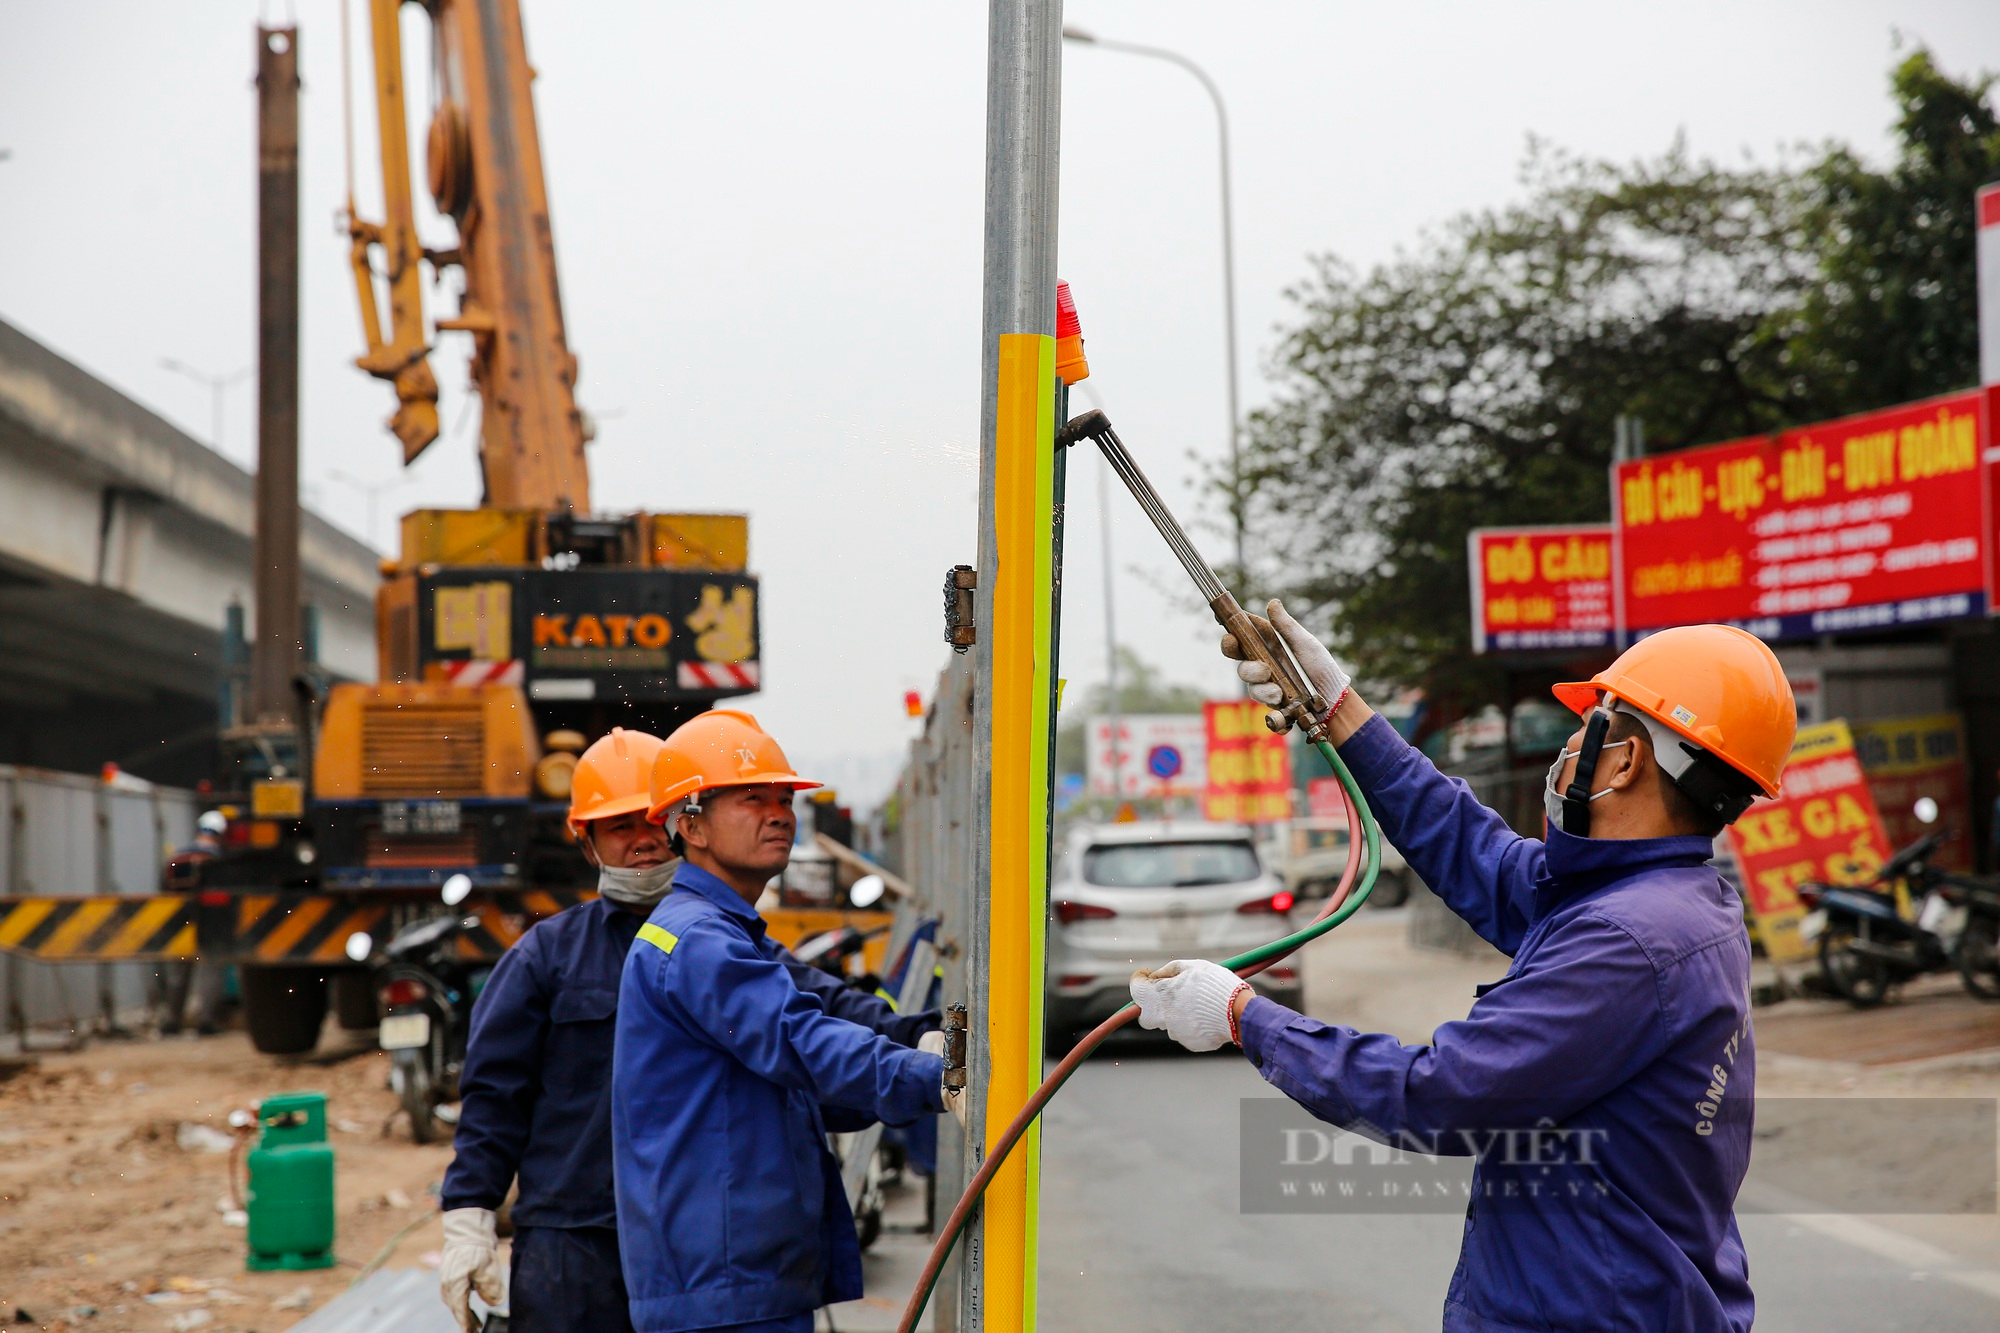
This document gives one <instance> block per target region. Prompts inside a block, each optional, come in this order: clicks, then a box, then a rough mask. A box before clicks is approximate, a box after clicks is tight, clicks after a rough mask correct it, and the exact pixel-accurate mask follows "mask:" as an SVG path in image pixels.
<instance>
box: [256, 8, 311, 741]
mask: <svg viewBox="0 0 2000 1333" xmlns="http://www.w3.org/2000/svg"><path fill="white" fill-rule="evenodd" d="M252 558H253V561H254V563H255V566H256V570H255V578H256V598H257V627H256V637H255V640H254V642H255V647H254V648H253V649H252V651H251V657H250V661H251V665H250V719H251V721H253V722H258V723H271V724H277V725H289V724H292V723H294V722H296V721H297V696H296V695H295V694H294V693H293V691H292V678H293V677H294V676H296V675H297V674H298V671H299V657H300V646H299V620H300V614H301V613H300V609H299V604H300V596H299V30H298V29H297V28H296V27H290V28H265V27H259V28H258V29H257V527H256V537H255V540H254V542H253V555H252Z"/></svg>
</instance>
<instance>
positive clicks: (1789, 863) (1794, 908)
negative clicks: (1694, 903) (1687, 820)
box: [1729, 722, 1891, 963]
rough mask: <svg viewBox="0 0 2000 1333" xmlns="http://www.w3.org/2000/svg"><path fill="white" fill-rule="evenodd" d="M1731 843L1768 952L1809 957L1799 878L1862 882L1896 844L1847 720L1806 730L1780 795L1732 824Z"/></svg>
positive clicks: (1781, 958) (1781, 957)
mask: <svg viewBox="0 0 2000 1333" xmlns="http://www.w3.org/2000/svg"><path fill="white" fill-rule="evenodd" d="M1729 845H1730V848H1731V850H1733V851H1734V852H1735V853H1736V864H1737V866H1738V868H1739V869H1741V871H1742V872H1743V891H1744V893H1745V894H1746V895H1748V897H1749V899H1750V910H1751V912H1752V914H1753V915H1754V916H1755V917H1756V919H1757V930H1758V933H1759V934H1760V935H1761V936H1762V937H1763V940H1764V949H1765V952H1767V953H1768V954H1770V956H1771V958H1772V959H1773V960H1774V961H1776V962H1780V963H1782V962H1788V961H1790V960H1791V959H1794V958H1802V957H1805V956H1806V954H1808V953H1809V952H1810V951H1811V948H1810V946H1809V945H1807V944H1806V943H1805V942H1803V941H1801V940H1800V939H1799V920H1800V918H1801V917H1803V916H1804V915H1805V909H1804V907H1803V905H1802V904H1801V903H1800V902H1799V895H1798V884H1799V881H1801V880H1807V879H1811V880H1819V881H1822V882H1825V883H1832V884H1854V883H1859V882H1861V881H1863V880H1866V879H1867V878H1868V877H1869V876H1870V875H1872V874H1874V872H1875V869H1876V867H1878V866H1880V865H1881V864H1882V862H1884V861H1886V860H1888V858H1889V852H1890V850H1891V849H1890V847H1889V838H1888V834H1887V833H1886V832H1884V830H1883V828H1882V818H1881V816H1880V815H1878V814H1877V813H1876V811H1875V798H1874V796H1873V795H1872V794H1871V793H1870V791H1869V787H1868V778H1867V775H1866V774H1864V773H1863V772H1862V771H1861V760H1860V758H1859V756H1857V755H1856V754H1855V752H1854V738H1853V736H1852V735H1851V734H1850V733H1849V732H1848V729H1847V724H1846V723H1845V722H1826V723H1822V724H1821V725H1819V726H1817V727H1804V728H1801V729H1800V731H1799V735H1798V740H1797V741H1796V742H1795V743H1794V744H1793V746H1792V757H1791V759H1790V761H1789V762H1788V763H1787V764H1786V765H1785V780H1784V789H1783V790H1782V791H1781V792H1780V793H1779V795H1778V799H1777V800H1775V801H1772V800H1767V799H1765V798H1763V797H1761V796H1760V797H1758V798H1757V802H1756V804H1754V805H1752V806H1751V807H1750V809H1749V810H1747V811H1745V812H1744V814H1743V817H1742V818H1741V819H1738V820H1737V821H1736V822H1735V823H1734V824H1731V825H1730V826H1729Z"/></svg>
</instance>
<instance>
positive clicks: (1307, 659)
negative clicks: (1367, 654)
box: [1222, 597, 1354, 709]
mask: <svg viewBox="0 0 2000 1333" xmlns="http://www.w3.org/2000/svg"><path fill="white" fill-rule="evenodd" d="M1265 610H1267V611H1269V612H1270V617H1271V618H1270V621H1269V624H1270V626H1271V628H1273V629H1275V630H1276V631H1277V632H1278V636H1279V637H1280V638H1282V639H1283V640H1284V641H1285V646H1286V647H1288V648H1290V649H1291V650H1292V656H1293V657H1294V658H1296V659H1297V660H1298V664H1299V667H1300V669H1301V670H1303V671H1304V672H1305V676H1306V683H1307V684H1308V685H1310V686H1312V688H1313V693H1315V694H1317V695H1319V697H1320V698H1322V699H1324V700H1326V706H1327V707H1328V708H1329V709H1332V708H1338V707H1340V700H1341V697H1342V696H1343V695H1345V694H1346V693H1347V691H1348V688H1349V687H1350V686H1352V685H1353V684H1354V678H1353V677H1351V676H1349V675H1348V674H1347V672H1346V671H1344V670H1342V669H1341V666H1340V663H1338V662H1336V661H1334V660H1333V654H1332V653H1330V652H1328V651H1327V650H1326V645H1325V644H1323V643H1321V642H1320V641H1319V640H1318V639H1317V638H1315V637H1313V634H1312V631H1310V630H1308V629H1307V628H1306V627H1305V626H1304V625H1301V624H1300V623H1299V622H1298V621H1296V620H1294V619H1292V613H1291V612H1289V611H1287V610H1285V604H1284V603H1283V602H1281V601H1279V600H1278V599H1277V598H1275V597H1274V598H1272V599H1271V603H1270V605H1269V606H1267V607H1266V608H1265ZM1253 618H1254V617H1253ZM1222 655H1223V656H1224V657H1229V658H1234V659H1235V660H1236V664H1237V665H1236V675H1237V678H1238V679H1240V680H1241V681H1242V682H1243V683H1244V684H1245V685H1248V686H1249V687H1250V697H1251V698H1253V699H1255V700H1256V701H1257V702H1258V703H1260V704H1263V705H1264V706H1265V707H1266V708H1276V707H1278V706H1279V705H1281V704H1282V703H1284V702H1285V694H1284V691H1283V690H1282V689H1280V688H1279V686H1278V683H1277V682H1276V681H1274V680H1272V679H1271V668H1269V667H1267V666H1265V665H1264V664H1263V663H1262V662H1259V661H1257V660H1256V659H1255V658H1251V657H1250V656H1249V650H1248V649H1246V648H1244V647H1243V646H1242V645H1240V644H1238V643H1237V642H1236V636H1235V635H1234V634H1225V635H1223V636H1222Z"/></svg>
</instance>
